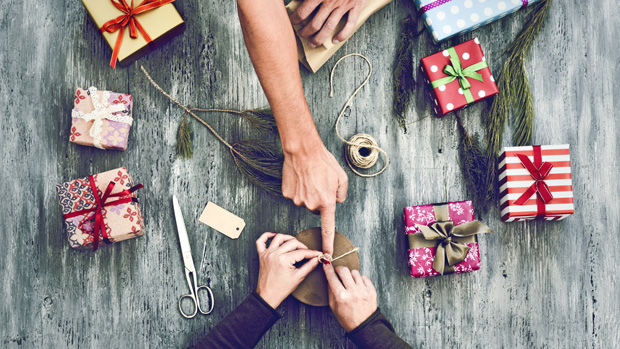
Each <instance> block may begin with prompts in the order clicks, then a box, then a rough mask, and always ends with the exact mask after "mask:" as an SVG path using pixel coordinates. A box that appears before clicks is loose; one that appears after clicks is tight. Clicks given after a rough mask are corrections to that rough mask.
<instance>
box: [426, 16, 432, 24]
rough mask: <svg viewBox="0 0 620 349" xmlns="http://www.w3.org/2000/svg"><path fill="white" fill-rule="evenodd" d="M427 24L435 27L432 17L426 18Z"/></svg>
mask: <svg viewBox="0 0 620 349" xmlns="http://www.w3.org/2000/svg"><path fill="white" fill-rule="evenodd" d="M426 24H427V25H429V26H430V25H433V20H432V19H431V18H430V17H426Z"/></svg>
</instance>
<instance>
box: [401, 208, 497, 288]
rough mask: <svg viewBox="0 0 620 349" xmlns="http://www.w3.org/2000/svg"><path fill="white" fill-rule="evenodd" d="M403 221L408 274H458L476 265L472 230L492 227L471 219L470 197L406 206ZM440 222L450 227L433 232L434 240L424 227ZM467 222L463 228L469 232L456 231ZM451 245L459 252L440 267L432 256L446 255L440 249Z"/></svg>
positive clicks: (475, 239)
mask: <svg viewBox="0 0 620 349" xmlns="http://www.w3.org/2000/svg"><path fill="white" fill-rule="evenodd" d="M404 222H405V234H407V237H408V239H409V250H408V253H409V254H408V265H409V269H410V273H411V276H412V277H414V278H422V277H429V276H437V275H442V274H452V273H454V274H462V273H469V272H472V271H474V270H478V269H480V249H479V246H478V237H477V235H476V234H480V233H492V231H491V230H490V229H489V228H488V227H487V226H486V225H484V224H482V223H480V222H478V221H476V220H475V217H474V207H473V205H472V202H471V201H455V202H449V203H445V204H434V205H418V206H411V207H406V208H405V209H404ZM440 223H443V224H446V225H448V227H450V226H452V227H453V229H452V230H453V231H452V232H450V231H449V230H450V229H444V231H443V236H441V237H436V236H435V237H433V238H434V240H431V239H430V238H428V237H427V236H425V235H426V233H427V232H426V231H425V230H428V229H427V227H428V228H434V226H436V225H438V224H440ZM467 225H469V226H470V227H469V228H468V229H467V230H469V234H459V232H457V229H459V227H461V228H463V227H466V226H467ZM471 225H474V227H471ZM437 228H439V227H437ZM438 230H441V229H438ZM463 231H465V230H463ZM455 244H457V245H455ZM451 245H452V246H453V247H454V248H455V249H460V252H462V256H461V257H460V260H456V261H454V262H453V263H450V262H449V260H448V261H446V262H445V263H441V264H443V267H442V268H437V263H436V259H438V258H446V257H443V256H445V255H447V254H446V253H445V251H444V249H446V248H448V247H450V246H451ZM438 249H440V250H441V253H439V254H438V253H437V251H438ZM450 264H452V265H450ZM437 269H443V270H437Z"/></svg>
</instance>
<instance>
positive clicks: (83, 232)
mask: <svg viewBox="0 0 620 349" xmlns="http://www.w3.org/2000/svg"><path fill="white" fill-rule="evenodd" d="M142 187H143V186H142V184H137V185H134V182H133V179H132V178H131V175H129V173H128V172H127V170H126V169H125V168H124V167H121V168H117V169H115V170H111V171H107V172H102V173H99V174H95V175H92V176H88V177H85V178H79V179H75V180H72V181H69V182H65V183H61V184H58V185H56V191H57V192H58V199H59V201H60V207H61V208H62V214H63V216H64V218H65V227H66V229H67V234H68V237H69V245H70V246H71V247H73V248H76V249H92V250H93V251H95V250H97V248H98V247H99V244H100V243H114V242H119V241H123V240H127V239H132V238H135V237H138V236H142V235H144V220H143V219H142V212H141V211H140V206H139V205H138V196H137V195H136V190H138V189H141V188H142Z"/></svg>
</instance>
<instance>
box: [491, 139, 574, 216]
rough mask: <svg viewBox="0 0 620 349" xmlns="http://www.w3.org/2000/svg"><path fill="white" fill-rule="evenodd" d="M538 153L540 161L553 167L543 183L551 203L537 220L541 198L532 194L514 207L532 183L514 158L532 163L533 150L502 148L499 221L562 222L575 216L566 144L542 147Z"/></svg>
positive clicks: (568, 152)
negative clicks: (550, 195)
mask: <svg viewBox="0 0 620 349" xmlns="http://www.w3.org/2000/svg"><path fill="white" fill-rule="evenodd" d="M540 149H541V153H542V161H543V162H549V163H551V164H552V165H553V168H551V171H550V172H549V175H548V176H547V177H546V178H545V179H544V181H545V182H546V183H547V185H548V186H549V189H550V191H551V194H552V195H553V199H551V200H550V201H548V202H546V205H545V210H546V212H545V214H544V215H543V216H540V217H538V211H537V200H541V198H540V197H539V196H538V194H537V193H534V194H533V195H532V196H531V197H530V198H529V199H528V200H527V201H526V202H525V203H524V204H523V205H517V204H515V201H516V200H517V199H518V198H519V197H520V196H521V195H522V194H523V193H524V192H525V191H526V190H527V189H528V188H529V187H530V186H532V184H534V182H535V181H534V178H533V177H532V175H531V174H530V172H529V171H528V170H527V169H526V168H525V167H524V166H523V164H522V163H521V160H519V158H518V157H517V154H523V155H525V156H527V157H528V158H529V159H530V160H531V161H532V162H534V147H532V146H526V147H507V148H504V149H503V151H502V153H501V154H500V157H499V165H498V167H499V192H500V210H501V216H502V221H504V222H513V221H521V220H532V219H536V218H542V219H545V220H561V219H564V218H566V217H568V216H570V215H572V214H573V213H574V212H575V207H574V205H573V184H572V179H571V170H570V150H569V146H568V144H564V145H543V146H541V147H540Z"/></svg>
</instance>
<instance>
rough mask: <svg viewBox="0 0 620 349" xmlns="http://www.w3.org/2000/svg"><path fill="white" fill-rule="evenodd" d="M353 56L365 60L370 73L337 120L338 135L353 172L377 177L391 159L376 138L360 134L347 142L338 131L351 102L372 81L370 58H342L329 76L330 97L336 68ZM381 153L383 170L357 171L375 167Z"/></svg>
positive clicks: (349, 55) (332, 95) (357, 54)
mask: <svg viewBox="0 0 620 349" xmlns="http://www.w3.org/2000/svg"><path fill="white" fill-rule="evenodd" d="M351 56H358V57H361V58H363V59H364V60H365V61H366V63H367V64H368V68H369V71H368V75H367V76H366V80H364V82H362V84H361V85H359V86H358V87H357V89H356V90H355V92H353V94H351V97H349V99H348V100H347V102H346V103H345V105H344V107H343V108H342V110H341V111H340V114H339V115H338V119H336V135H337V136H338V138H340V140H341V141H342V142H343V143H345V144H346V146H345V156H344V158H345V160H346V161H347V165H349V168H350V169H351V171H353V173H355V174H356V175H358V176H360V177H375V176H377V175H379V174H381V173H382V172H383V171H385V169H387V167H388V164H389V163H390V158H389V157H388V155H387V153H386V152H385V151H384V150H383V149H381V148H380V147H379V144H378V143H377V140H375V138H374V137H372V136H371V135H369V134H366V133H358V134H356V135H353V136H352V137H351V138H349V140H346V139H344V138H342V136H341V135H340V131H339V129H338V124H339V123H340V119H341V118H342V115H344V112H345V111H346V110H347V107H348V106H349V104H351V101H352V100H353V98H354V97H355V95H356V94H357V93H358V92H359V91H360V90H361V89H362V87H364V86H365V85H366V84H367V83H368V80H370V75H371V74H372V64H371V63H370V61H369V60H368V58H366V57H365V56H363V55H361V54H359V53H351V54H348V55H345V56H343V57H342V58H340V59H339V60H338V61H337V62H336V64H334V67H333V68H332V71H331V73H330V75H329V86H330V92H329V96H330V97H334V70H335V69H336V66H338V63H340V62H341V61H342V60H343V59H345V58H347V57H351ZM379 153H381V154H383V156H384V157H385V164H384V165H383V168H382V169H381V170H379V171H377V172H375V173H370V174H366V173H360V172H359V171H357V169H368V168H371V167H373V166H374V165H375V164H376V163H377V160H378V159H379Z"/></svg>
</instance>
